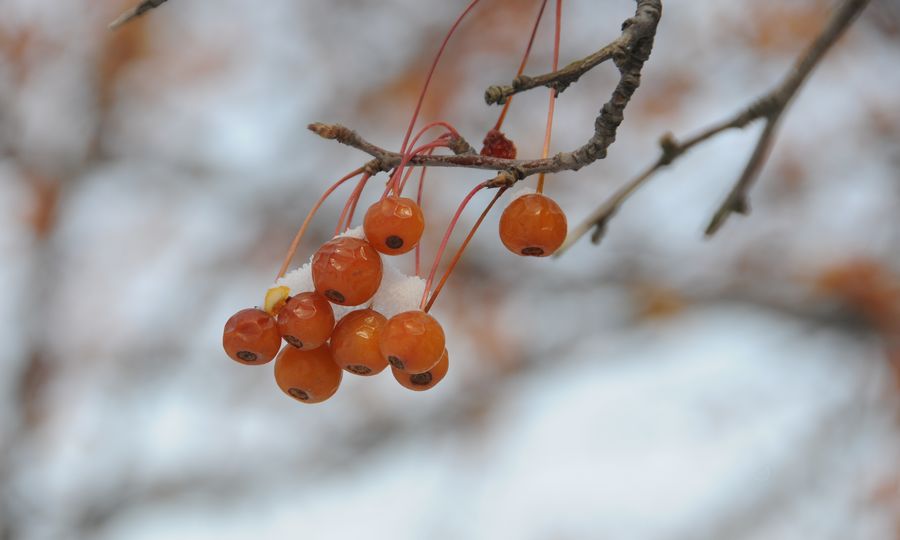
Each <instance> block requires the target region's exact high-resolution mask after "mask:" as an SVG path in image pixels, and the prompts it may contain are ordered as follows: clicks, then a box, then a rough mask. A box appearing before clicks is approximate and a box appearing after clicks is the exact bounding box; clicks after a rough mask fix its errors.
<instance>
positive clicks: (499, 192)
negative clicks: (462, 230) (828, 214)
mask: <svg viewBox="0 0 900 540" xmlns="http://www.w3.org/2000/svg"><path fill="white" fill-rule="evenodd" d="M507 189H508V188H505V187H502V188H500V189H498V190H497V192H496V193H495V194H494V198H493V199H491V202H489V203H488V205H487V206H486V207H485V209H484V211H483V212H481V215H480V216H478V220H477V221H475V225H473V226H472V229H471V230H470V231H469V234H468V235H466V239H465V240H463V243H462V244H461V245H460V246H459V249H458V250H456V254H455V255H454V256H453V259H451V260H450V264H449V265H448V266H447V270H445V271H444V275H442V276H441V280H440V281H438V284H437V286H436V287H435V288H434V292H433V293H432V294H431V298H429V299H428V303H427V304H425V311H426V312H427V311H429V310H430V309H431V306H433V305H434V301H435V300H437V297H438V295H439V294H440V293H441V289H443V288H444V284H445V283H447V278H449V277H450V274H451V273H452V272H453V269H454V268H456V263H458V262H459V259H460V258H461V257H462V254H463V251H465V250H466V247H467V246H468V245H469V242H470V241H471V240H472V237H473V236H475V232H476V231H477V230H478V227H480V226H481V222H482V221H484V218H485V217H487V215H488V212H490V211H491V208H492V207H493V206H494V203H496V202H497V199H499V198H500V196H501V195H503V193H504V192H505V191H506V190H507Z"/></svg>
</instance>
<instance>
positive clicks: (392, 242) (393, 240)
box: [384, 234, 403, 249]
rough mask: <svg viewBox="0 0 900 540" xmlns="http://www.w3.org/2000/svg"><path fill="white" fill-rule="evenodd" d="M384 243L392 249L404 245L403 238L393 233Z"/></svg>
mask: <svg viewBox="0 0 900 540" xmlns="http://www.w3.org/2000/svg"><path fill="white" fill-rule="evenodd" d="M384 243H385V244H387V247H389V248H391V249H400V248H401V247H403V239H402V238H400V237H399V236H397V235H393V234H392V235H391V236H388V237H387V238H386V239H385V240H384Z"/></svg>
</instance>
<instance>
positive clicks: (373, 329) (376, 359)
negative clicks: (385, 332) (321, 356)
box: [331, 309, 388, 375]
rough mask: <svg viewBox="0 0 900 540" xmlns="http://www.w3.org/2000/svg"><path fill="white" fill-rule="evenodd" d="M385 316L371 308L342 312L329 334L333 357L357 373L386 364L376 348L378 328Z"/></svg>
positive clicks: (375, 370)
mask: <svg viewBox="0 0 900 540" xmlns="http://www.w3.org/2000/svg"><path fill="white" fill-rule="evenodd" d="M386 323H387V319H386V318H385V316H384V315H382V314H381V313H378V312H377V311H374V310H371V309H358V310H356V311H351V312H350V313H348V314H346V315H344V318H342V319H341V320H340V321H339V322H338V323H337V326H335V327H334V332H333V333H332V334H331V354H332V355H333V356H334V361H335V362H336V363H337V365H339V366H340V367H342V368H343V369H346V370H347V371H349V372H350V373H355V374H356V375H377V374H378V373H381V371H382V370H383V369H384V368H386V367H387V365H388V363H387V360H385V358H384V357H383V356H381V351H379V350H378V342H379V338H380V337H381V330H382V329H383V328H384V325H385V324H386Z"/></svg>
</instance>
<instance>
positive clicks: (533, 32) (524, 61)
mask: <svg viewBox="0 0 900 540" xmlns="http://www.w3.org/2000/svg"><path fill="white" fill-rule="evenodd" d="M545 7H547V0H541V9H539V10H538V14H537V19H535V20H534V26H533V27H532V28H531V37H529V38H528V46H527V47H525V54H523V55H522V62H521V63H520V64H519V70H518V71H516V77H519V76H520V75H522V73H524V72H525V66H526V65H528V57H529V56H531V46H532V45H534V36H536V35H537V30H538V26H540V24H541V19H542V18H543V16H544V8H545ZM511 103H512V97H510V98H509V99H507V100H506V103H504V104H503V109H502V110H501V111H500V116H499V117H498V118H497V123H496V124H494V129H495V130H497V131H500V128H501V127H502V126H503V121H504V120H505V119H506V112H507V111H509V105H510V104H511Z"/></svg>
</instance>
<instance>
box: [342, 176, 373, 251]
mask: <svg viewBox="0 0 900 540" xmlns="http://www.w3.org/2000/svg"><path fill="white" fill-rule="evenodd" d="M371 176H372V175H371V174H369V173H365V174H363V175H362V178H360V179H359V183H358V184H356V187H355V188H353V192H352V193H351V194H350V196H349V197H347V202H346V203H345V204H344V210H343V211H341V217H339V218H338V223H337V228H336V229H335V230H334V235H335V236H337V235H339V234H340V233H342V232H344V231H346V230H347V229H349V228H350V222H351V221H352V219H353V214H352V213H350V208H351V207H352V208H353V209H354V210H356V203H357V202H358V201H359V196H360V195H361V194H362V190H363V188H364V187H366V182H368V181H369V178H370V177H371ZM348 213H350V217H349V219H347V223H346V224H344V218H345V217H347V214H348Z"/></svg>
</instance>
